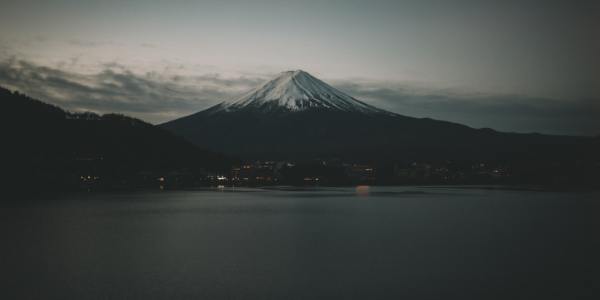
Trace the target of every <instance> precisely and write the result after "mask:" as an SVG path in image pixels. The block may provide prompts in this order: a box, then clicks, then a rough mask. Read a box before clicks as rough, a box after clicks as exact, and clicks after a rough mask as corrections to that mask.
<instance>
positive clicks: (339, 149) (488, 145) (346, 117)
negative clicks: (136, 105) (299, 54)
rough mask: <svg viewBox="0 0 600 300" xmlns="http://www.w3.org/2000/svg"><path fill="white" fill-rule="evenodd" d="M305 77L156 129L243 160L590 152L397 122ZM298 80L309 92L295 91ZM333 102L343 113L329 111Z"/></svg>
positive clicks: (569, 144) (574, 140) (541, 140)
mask: <svg viewBox="0 0 600 300" xmlns="http://www.w3.org/2000/svg"><path fill="white" fill-rule="evenodd" d="M312 78H314V77H312V75H310V74H308V73H306V72H303V71H288V72H284V73H281V74H280V75H279V76H277V77H276V78H275V79H273V80H270V81H268V82H266V83H264V84H262V85H260V86H258V87H257V88H255V89H253V90H251V91H249V92H247V93H245V94H243V95H242V96H240V97H238V98H236V99H234V101H229V102H223V103H220V104H217V105H215V106H212V107H210V108H208V109H205V110H203V111H200V112H197V113H194V114H191V115H188V116H185V117H182V118H179V119H176V120H172V121H170V122H166V123H163V124H160V125H159V126H160V127H163V128H165V129H167V130H170V131H171V132H173V133H175V134H178V135H180V136H183V137H184V138H186V139H188V140H189V141H191V142H193V143H195V144H196V145H199V146H201V147H204V148H207V149H211V150H213V151H219V152H224V153H227V154H230V155H235V156H238V157H242V158H246V159H292V160H298V159H300V160H302V159H314V158H324V157H329V158H341V159H346V160H350V161H362V160H386V161H418V160H421V161H422V160H514V159H516V158H517V157H518V158H519V159H538V158H541V157H542V156H543V157H545V158H547V159H551V158H552V157H557V158H559V159H566V158H570V157H577V156H578V155H583V156H586V157H587V156H590V153H591V151H589V149H587V148H586V147H585V146H584V144H586V143H589V141H592V140H591V139H589V138H586V137H570V136H552V135H542V134H519V133H504V132H498V131H495V130H493V129H488V128H486V129H475V128H472V127H469V126H466V125H462V124H459V123H453V122H448V121H441V120H434V119H431V118H415V117H410V116H404V115H401V114H397V113H392V112H389V111H386V110H382V109H379V108H376V107H373V106H370V105H367V104H364V103H363V102H361V101H359V100H356V99H354V98H352V97H351V96H348V95H346V94H344V93H343V92H341V91H338V90H336V89H333V88H331V89H333V90H330V89H329V88H330V87H329V85H327V84H326V83H323V82H322V81H320V80H318V79H316V78H315V79H314V80H313V79H312ZM296 79H298V80H296ZM304 79H306V81H308V82H309V83H310V82H315V84H314V86H312V85H309V84H306V85H305V84H300V86H302V87H305V86H308V88H307V89H302V90H301V89H300V88H298V86H297V83H298V82H300V83H302V82H303V80H304ZM297 88H298V89H297ZM296 89H297V90H296ZM296 92H297V93H296ZM328 95H329V96H328ZM277 97H279V98H277ZM333 98H335V100H339V99H338V98H341V99H342V100H343V102H341V103H342V104H347V105H348V106H344V105H338V106H336V105H334V104H336V102H333V104H332V102H331V101H330V99H333ZM313 99H316V100H318V101H313V102H312V103H315V104H314V105H303V104H304V102H303V101H308V102H309V103H311V100H313ZM296 100H298V101H299V102H296ZM342 100H340V101H342ZM321 101H322V102H321ZM298 103H300V105H297V104H298ZM362 104H364V105H366V106H363V105H362ZM363 108H365V109H363Z"/></svg>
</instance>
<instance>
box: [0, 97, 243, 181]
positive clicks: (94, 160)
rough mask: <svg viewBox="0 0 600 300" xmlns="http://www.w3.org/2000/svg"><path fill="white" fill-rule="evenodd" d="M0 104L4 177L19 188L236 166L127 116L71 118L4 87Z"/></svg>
mask: <svg viewBox="0 0 600 300" xmlns="http://www.w3.org/2000/svg"><path fill="white" fill-rule="evenodd" d="M0 99H1V100H2V102H1V103H2V108H3V109H2V117H1V118H0V128H1V132H2V148H3V153H5V155H4V156H3V159H5V160H6V161H5V162H4V164H3V171H4V172H3V173H4V174H9V177H10V179H11V181H12V182H14V183H17V184H32V185H34V186H36V187H40V186H45V187H46V188H66V187H67V186H68V185H71V184H77V183H78V180H79V179H80V178H81V177H82V176H92V177H98V178H102V181H103V182H104V183H106V184H109V183H110V184H119V183H124V182H125V181H129V182H128V184H130V183H131V180H132V178H134V177H135V176H137V175H138V174H141V173H143V174H167V173H170V172H202V171H204V170H213V171H216V170H228V169H229V167H230V166H231V164H232V162H233V161H232V160H231V159H229V158H227V157H225V156H223V155H220V154H216V153H214V152H211V151H206V150H201V149H199V148H198V147H197V146H195V145H193V144H192V143H190V142H188V141H186V140H185V139H183V138H181V137H178V136H175V135H173V134H172V133H170V132H168V131H166V130H164V129H161V128H158V127H156V126H153V125H151V124H148V123H145V122H143V121H141V120H138V119H134V118H130V117H127V116H123V115H117V114H106V115H102V116H100V115H97V114H94V113H81V114H75V113H70V112H67V111H64V110H62V109H61V108H59V107H56V106H53V105H49V104H46V103H43V102H41V101H38V100H35V99H32V98H29V97H27V96H24V95H22V94H19V93H16V92H15V93H12V92H10V91H9V90H6V89H3V88H0ZM152 180H154V181H155V180H156V178H152Z"/></svg>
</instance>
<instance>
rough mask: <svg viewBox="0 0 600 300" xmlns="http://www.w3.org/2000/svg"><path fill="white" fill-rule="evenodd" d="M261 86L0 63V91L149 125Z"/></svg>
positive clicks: (113, 67) (108, 68)
mask: <svg viewBox="0 0 600 300" xmlns="http://www.w3.org/2000/svg"><path fill="white" fill-rule="evenodd" d="M261 81H262V79H250V78H244V77H239V78H222V77H220V76H219V75H217V74H213V75H202V76H172V75H163V74H160V73H155V72H149V73H144V74H137V73H134V72H133V71H131V70H129V69H127V67H125V66H122V65H119V64H114V63H112V64H105V65H103V66H102V70H101V71H99V72H97V73H93V74H80V73H74V72H68V71H64V70H61V69H58V68H51V67H46V66H40V65H37V64H34V63H32V62H28V61H25V60H20V59H16V58H11V59H7V60H5V61H3V62H0V85H3V86H5V87H8V88H10V89H13V90H19V91H21V92H23V93H25V94H28V95H30V96H32V97H35V98H38V99H40V100H43V101H47V102H50V103H53V104H56V105H59V106H61V107H63V108H65V109H67V110H71V111H94V112H98V113H107V112H119V113H124V114H129V115H132V116H135V117H138V118H141V119H143V120H146V121H149V122H152V123H160V122H164V121H167V120H170V119H172V118H176V117H180V116H183V115H187V114H190V113H193V112H196V111H198V110H201V109H204V108H206V107H209V106H211V105H214V104H216V103H219V102H221V101H223V100H225V99H228V98H230V97H232V96H234V95H236V94H239V93H240V92H241V91H243V90H246V89H248V88H250V87H252V86H254V85H256V84H258V83H259V82H261Z"/></svg>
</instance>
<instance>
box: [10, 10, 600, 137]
mask: <svg viewBox="0 0 600 300" xmlns="http://www.w3.org/2000/svg"><path fill="white" fill-rule="evenodd" d="M599 3H600V2H599V1H531V0H520V1H510V0H509V1H486V0H483V1H471V0H457V1H433V0H432V1H424V0H420V1H416V0H415V1H400V0H393V1H392V0H390V1H373V0H371V1H349V0H346V1H332V0H330V1H306V0H302V1H300V0H296V1H275V0H266V1H251V0H246V1H225V0H220V1H173V0H171V1H145V0H137V1H125V0H120V1H111V0H104V1H85V0H78V1H71V0H45V1H29V0H19V1H5V0H0V5H1V7H2V9H1V10H0V85H2V86H5V87H8V88H11V89H18V90H20V91H22V92H25V93H28V94H30V95H32V96H34V97H38V98H40V99H41V100H45V101H48V102H52V103H55V104H58V105H60V106H62V107H64V108H67V109H70V110H77V111H81V110H92V111H96V112H101V113H102V112H121V113H126V114H130V115H133V116H136V117H139V118H141V119H144V120H146V121H149V122H152V123H160V122H164V121H167V120H170V119H172V118H175V117H178V116H182V115H186V114H190V113H193V112H195V111H198V110H201V109H203V108H206V107H208V106H210V105H212V104H215V103H217V102H220V101H223V100H227V99H229V98H230V97H233V96H234V95H237V94H239V93H241V92H243V91H244V90H246V89H249V88H251V87H252V86H254V85H255V84H258V83H260V82H262V81H263V80H266V79H268V78H269V77H270V76H273V75H274V74H276V73H278V72H281V71H284V70H289V69H303V70H306V71H308V72H310V73H311V74H313V75H314V76H316V77H319V78H321V79H323V80H325V81H326V82H329V83H331V84H333V85H334V86H336V87H338V88H340V89H341V90H343V91H345V92H347V93H348V94H350V95H352V96H354V97H356V98H359V99H362V100H365V101H367V102H369V103H371V104H374V105H376V106H380V107H382V108H385V109H389V110H392V111H395V112H397V113H401V114H405V115H412V116H418V117H434V118H439V119H446V120H450V121H455V122H460V123H464V124H467V125H470V126H474V127H492V128H496V129H500V130H508V131H519V132H531V131H539V132H547V133H568V134H600V55H599V54H600V4H599Z"/></svg>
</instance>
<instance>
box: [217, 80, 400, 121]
mask: <svg viewBox="0 0 600 300" xmlns="http://www.w3.org/2000/svg"><path fill="white" fill-rule="evenodd" d="M244 109H252V110H262V111H265V112H272V111H290V112H296V111H306V110H331V111H345V112H361V113H375V114H379V113H388V114H392V113H391V112H388V111H385V110H382V109H379V108H376V107H374V106H372V105H369V104H367V103H364V102H362V101H360V100H357V99H355V98H353V97H351V96H349V95H347V94H345V93H344V92H342V91H340V90H338V89H336V88H334V87H332V86H330V85H328V84H327V83H325V82H323V81H321V80H320V79H318V78H316V77H314V76H312V75H310V74H309V73H307V72H305V71H303V70H292V71H284V72H281V73H279V74H278V75H277V76H276V77H275V78H273V79H271V80H269V81H267V82H265V83H263V84H261V85H259V86H258V87H256V88H254V89H252V90H250V91H248V92H246V93H244V94H242V95H241V96H239V97H237V98H234V99H233V100H231V101H226V102H221V103H219V104H217V105H215V106H213V109H212V110H213V111H221V110H223V111H227V112H231V111H238V110H244Z"/></svg>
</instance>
